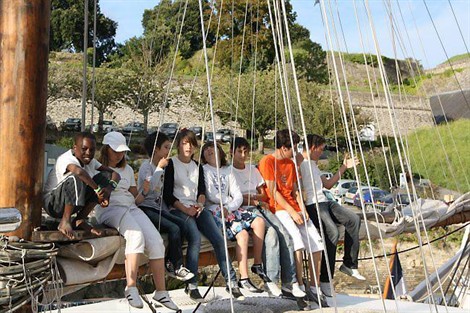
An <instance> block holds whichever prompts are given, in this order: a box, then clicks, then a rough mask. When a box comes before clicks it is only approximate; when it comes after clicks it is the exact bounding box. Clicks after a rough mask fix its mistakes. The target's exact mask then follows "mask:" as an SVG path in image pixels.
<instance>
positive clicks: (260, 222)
mask: <svg viewBox="0 0 470 313" xmlns="http://www.w3.org/2000/svg"><path fill="white" fill-rule="evenodd" d="M251 228H252V229H253V253H254V260H253V261H254V264H261V263H262V253H263V244H264V233H265V223H264V219H262V218H261V217H257V218H255V220H254V221H253V223H252V224H251Z"/></svg>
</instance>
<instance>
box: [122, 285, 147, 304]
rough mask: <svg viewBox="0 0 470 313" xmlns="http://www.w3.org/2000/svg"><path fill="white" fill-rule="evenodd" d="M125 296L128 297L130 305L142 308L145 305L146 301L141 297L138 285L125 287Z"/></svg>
mask: <svg viewBox="0 0 470 313" xmlns="http://www.w3.org/2000/svg"><path fill="white" fill-rule="evenodd" d="M124 296H125V297H126V299H127V301H128V302H129V304H130V306H132V307H134V308H138V309H142V308H143V307H144V302H143V301H142V299H141V298H140V295H139V290H138V289H137V287H126V289H124Z"/></svg>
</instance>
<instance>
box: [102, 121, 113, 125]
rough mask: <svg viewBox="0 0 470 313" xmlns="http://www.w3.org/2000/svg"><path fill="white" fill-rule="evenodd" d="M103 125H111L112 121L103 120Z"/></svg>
mask: <svg viewBox="0 0 470 313" xmlns="http://www.w3.org/2000/svg"><path fill="white" fill-rule="evenodd" d="M103 125H113V122H112V121H103Z"/></svg>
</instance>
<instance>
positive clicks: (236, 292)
mask: <svg viewBox="0 0 470 313" xmlns="http://www.w3.org/2000/svg"><path fill="white" fill-rule="evenodd" d="M225 291H227V292H228V293H230V289H229V288H228V287H225ZM232 296H233V298H234V299H236V300H240V301H243V300H245V296H244V295H243V294H242V293H241V292H240V289H239V288H238V287H236V286H234V287H232Z"/></svg>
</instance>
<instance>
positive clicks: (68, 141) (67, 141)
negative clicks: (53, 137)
mask: <svg viewBox="0 0 470 313" xmlns="http://www.w3.org/2000/svg"><path fill="white" fill-rule="evenodd" d="M73 144H74V142H73V137H61V138H59V139H58V140H57V141H56V145H58V146H61V147H64V148H67V149H71V148H72V147H73Z"/></svg>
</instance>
